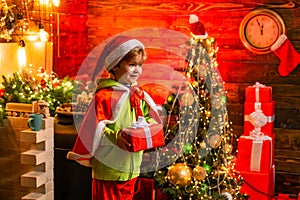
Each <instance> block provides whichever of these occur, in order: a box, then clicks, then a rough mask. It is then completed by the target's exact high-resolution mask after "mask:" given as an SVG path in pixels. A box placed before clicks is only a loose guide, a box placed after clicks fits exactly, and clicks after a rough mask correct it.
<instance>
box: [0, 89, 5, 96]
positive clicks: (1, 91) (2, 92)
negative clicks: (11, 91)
mask: <svg viewBox="0 0 300 200" xmlns="http://www.w3.org/2000/svg"><path fill="white" fill-rule="evenodd" d="M4 94H5V89H4V88H0V98H2V97H4Z"/></svg>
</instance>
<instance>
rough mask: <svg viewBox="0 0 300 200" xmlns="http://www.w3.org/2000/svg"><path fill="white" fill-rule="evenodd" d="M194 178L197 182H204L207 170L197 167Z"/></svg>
mask: <svg viewBox="0 0 300 200" xmlns="http://www.w3.org/2000/svg"><path fill="white" fill-rule="evenodd" d="M192 177H193V178H194V179H195V180H197V181H203V180H204V179H205V178H206V170H205V169H204V168H203V167H201V166H199V165H197V166H196V167H195V168H194V169H193V173H192Z"/></svg>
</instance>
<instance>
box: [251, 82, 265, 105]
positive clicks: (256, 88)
mask: <svg viewBox="0 0 300 200" xmlns="http://www.w3.org/2000/svg"><path fill="white" fill-rule="evenodd" d="M252 87H255V100H256V102H259V88H263V87H266V86H265V85H263V84H261V83H259V82H256V83H255V85H253V86H252Z"/></svg>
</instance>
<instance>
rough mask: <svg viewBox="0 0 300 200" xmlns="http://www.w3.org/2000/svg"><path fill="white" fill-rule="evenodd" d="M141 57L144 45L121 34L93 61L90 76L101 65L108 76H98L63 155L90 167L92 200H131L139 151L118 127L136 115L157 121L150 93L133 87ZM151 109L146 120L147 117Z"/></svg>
mask: <svg viewBox="0 0 300 200" xmlns="http://www.w3.org/2000/svg"><path fill="white" fill-rule="evenodd" d="M145 60H146V53H145V49H144V45H143V44H142V43H141V42H140V41H138V40H136V39H132V38H129V37H126V36H119V37H117V38H115V39H114V40H112V41H110V42H109V43H108V44H107V45H106V46H105V48H104V50H103V52H102V53H101V56H100V58H99V60H98V63H97V66H96V69H95V72H94V76H93V77H92V80H94V79H95V76H97V74H98V72H99V71H100V69H101V67H102V65H104V66H105V68H106V70H107V71H108V72H109V73H110V75H111V76H110V78H108V79H100V80H99V82H98V84H97V89H96V92H95V95H94V98H93V100H92V102H91V104H90V106H89V109H88V111H87V113H86V115H85V118H84V120H83V122H82V125H81V127H80V131H79V137H78V138H77V140H76V143H75V145H74V148H73V150H72V151H71V152H69V153H68V155H67V158H68V159H71V160H76V161H78V162H79V163H81V164H83V165H86V166H92V177H93V181H92V198H93V200H131V199H132V198H133V195H134V186H135V183H136V180H137V177H138V176H139V173H140V165H141V162H142V154H143V152H142V151H139V152H129V151H128V148H129V147H130V144H129V143H128V142H127V141H126V140H125V139H124V137H123V136H122V133H123V131H122V129H123V128H128V127H130V126H131V124H132V122H135V121H136V120H137V117H138V116H144V117H145V119H146V121H147V122H150V121H153V119H155V120H156V121H158V120H159V117H158V114H157V111H156V109H155V103H154V101H153V100H152V99H151V97H150V96H149V95H148V94H147V93H146V92H144V91H143V90H141V89H140V88H138V87H136V86H134V84H135V83H136V81H137V79H138V78H139V77H140V76H141V74H142V64H143V63H144V62H145ZM150 113H152V116H151V117H152V118H153V119H152V118H150Z"/></svg>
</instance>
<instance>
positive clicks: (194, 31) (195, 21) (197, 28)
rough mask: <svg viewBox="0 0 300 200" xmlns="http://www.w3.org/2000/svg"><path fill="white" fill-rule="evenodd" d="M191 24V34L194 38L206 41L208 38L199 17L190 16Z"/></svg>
mask: <svg viewBox="0 0 300 200" xmlns="http://www.w3.org/2000/svg"><path fill="white" fill-rule="evenodd" d="M189 23H190V24H191V28H190V30H191V32H190V34H191V36H192V37H193V38H195V39H206V38H207V37H208V34H207V32H206V31H205V28H204V25H203V24H202V23H201V22H200V21H199V17H198V16H197V15H194V14H192V15H190V19H189Z"/></svg>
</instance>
